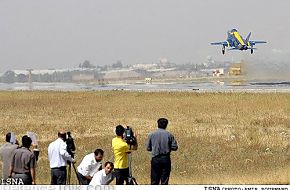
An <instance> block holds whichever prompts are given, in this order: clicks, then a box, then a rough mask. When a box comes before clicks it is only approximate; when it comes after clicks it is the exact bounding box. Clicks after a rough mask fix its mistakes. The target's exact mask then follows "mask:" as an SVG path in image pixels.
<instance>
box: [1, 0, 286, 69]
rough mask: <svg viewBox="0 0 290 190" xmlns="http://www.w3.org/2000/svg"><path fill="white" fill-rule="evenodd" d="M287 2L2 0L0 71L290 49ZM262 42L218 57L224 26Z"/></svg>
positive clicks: (237, 56)
mask: <svg viewBox="0 0 290 190" xmlns="http://www.w3.org/2000/svg"><path fill="white" fill-rule="evenodd" d="M289 7H290V1H288V0H254V1H253V0H243V1H233V0H115V1H112V0H0V72H3V71H6V70H8V69H27V68H35V69H45V68H68V67H70V68H71V67H77V66H78V64H79V63H81V62H83V61H84V60H89V61H91V63H92V64H94V65H104V64H112V63H114V62H116V61H117V60H121V61H122V62H123V64H134V63H152V62H157V61H158V60H159V58H162V57H166V58H167V59H168V60H169V61H171V62H174V63H186V62H194V63H195V62H196V63H200V62H202V61H204V60H206V57H207V56H208V55H211V56H212V57H213V58H214V59H217V60H220V61H223V60H232V59H240V58H247V57H249V56H255V57H256V58H257V57H266V56H268V57H269V56H271V53H273V52H274V53H281V54H283V53H289V52H290V12H289ZM231 28H237V29H238V31H239V32H240V34H241V35H243V36H244V37H246V35H247V34H248V33H249V32H250V31H251V32H252V37H251V39H252V40H266V41H268V42H269V43H268V44H261V45H258V46H257V47H258V50H257V51H256V52H255V53H254V54H253V55H250V52H249V51H247V52H240V51H231V52H226V55H221V47H219V46H210V45H209V43H210V42H213V41H223V40H225V38H226V32H227V30H229V29H231Z"/></svg>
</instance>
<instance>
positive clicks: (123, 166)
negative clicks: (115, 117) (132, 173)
mask: <svg viewBox="0 0 290 190" xmlns="http://www.w3.org/2000/svg"><path fill="white" fill-rule="evenodd" d="M124 132H125V128H124V127H123V126H122V125H118V126H117V127H116V137H115V138H113V140H112V149H113V153H114V158H115V163H114V166H115V169H114V170H115V176H116V185H123V184H124V181H126V184H127V185H128V183H129V182H128V177H129V163H128V154H130V153H131V150H137V147H138V143H137V139H136V137H132V138H134V142H132V143H131V144H128V143H127V142H128V141H127V142H126V141H125V140H124Z"/></svg>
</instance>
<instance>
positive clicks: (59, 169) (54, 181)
mask: <svg viewBox="0 0 290 190" xmlns="http://www.w3.org/2000/svg"><path fill="white" fill-rule="evenodd" d="M66 136H67V135H66V132H64V131H60V132H58V139H56V140H55V141H53V142H52V143H50V144H49V146H48V160H49V164H50V169H51V185H65V184H66V177H67V171H66V165H67V161H69V162H73V163H75V161H74V159H73V158H72V156H71V155H70V154H69V153H68V152H67V144H66V143H65V141H66V138H67V137H66Z"/></svg>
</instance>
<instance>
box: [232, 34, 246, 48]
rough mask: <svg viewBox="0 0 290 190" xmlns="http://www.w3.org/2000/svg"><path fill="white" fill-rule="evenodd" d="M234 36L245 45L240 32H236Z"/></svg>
mask: <svg viewBox="0 0 290 190" xmlns="http://www.w3.org/2000/svg"><path fill="white" fill-rule="evenodd" d="M234 36H235V37H236V38H237V40H238V41H239V42H240V43H241V44H242V45H245V43H244V41H243V40H242V37H241V36H240V34H239V33H238V32H234Z"/></svg>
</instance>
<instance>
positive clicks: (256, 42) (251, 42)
mask: <svg viewBox="0 0 290 190" xmlns="http://www.w3.org/2000/svg"><path fill="white" fill-rule="evenodd" d="M249 43H250V44H251V45H255V44H264V43H267V42H266V41H249Z"/></svg>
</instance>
